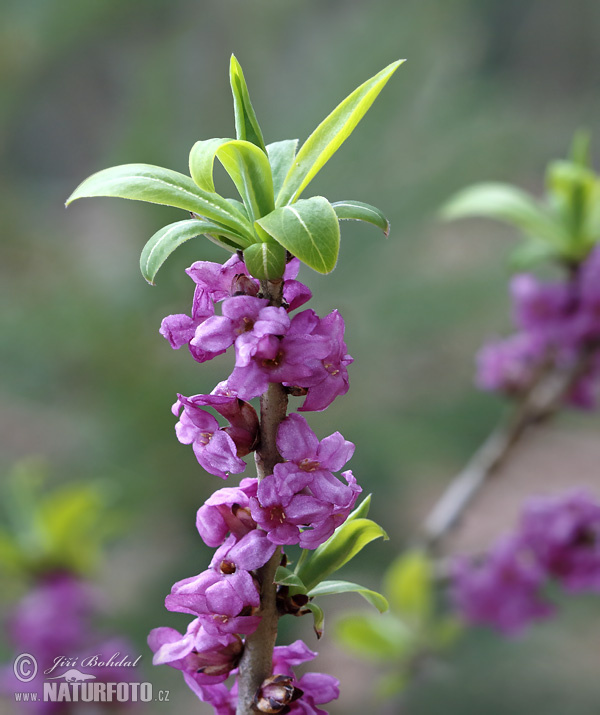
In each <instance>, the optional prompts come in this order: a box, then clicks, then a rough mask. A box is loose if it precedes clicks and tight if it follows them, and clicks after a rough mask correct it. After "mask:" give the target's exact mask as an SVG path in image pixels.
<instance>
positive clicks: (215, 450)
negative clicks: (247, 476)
mask: <svg viewBox="0 0 600 715" xmlns="http://www.w3.org/2000/svg"><path fill="white" fill-rule="evenodd" d="M207 397H209V396H207V395H196V396H195V397H191V398H187V397H184V396H183V395H178V400H177V402H175V404H174V405H173V414H174V415H179V413H180V411H181V408H182V407H183V413H182V414H181V416H180V417H179V422H178V423H177V424H176V425H175V432H176V434H177V439H178V440H179V441H180V442H181V443H182V444H191V445H192V448H193V450H194V454H195V455H196V459H197V460H198V462H199V463H200V465H201V466H202V467H203V468H204V469H206V471H207V472H209V473H210V474H214V475H215V476H217V477H221V478H222V479H226V478H227V475H228V473H229V472H232V473H233V474H239V473H240V472H243V471H244V469H245V468H246V463H245V462H244V461H242V460H241V459H240V458H239V457H238V456H237V452H238V448H237V445H236V444H235V442H234V441H233V439H232V438H231V436H230V435H229V434H227V432H226V431H225V430H223V429H221V428H220V427H219V423H218V422H217V420H216V419H215V417H213V416H212V415H211V414H210V413H209V412H206V410H203V409H202V408H201V406H199V405H198V404H197V402H200V404H203V403H205V402H206V398H207ZM195 398H199V399H198V400H197V401H196V402H195V401H194V400H195Z"/></svg>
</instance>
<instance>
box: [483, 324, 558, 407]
mask: <svg viewBox="0 0 600 715" xmlns="http://www.w3.org/2000/svg"><path fill="white" fill-rule="evenodd" d="M545 356H546V343H545V341H544V340H542V339H540V338H539V337H538V336H536V335H533V334H531V333H517V334H516V335H513V336H512V337H510V338H507V339H506V340H499V341H497V342H494V343H488V344H487V345H485V346H484V347H483V348H482V349H481V350H480V351H479V353H478V354H477V358H476V360H477V378H476V382H477V386H478V387H480V388H481V389H482V390H489V391H499V392H504V393H507V394H509V395H518V394H521V393H522V392H523V391H524V390H526V389H527V387H528V386H529V385H530V384H531V381H532V380H533V378H534V376H535V374H536V372H537V370H538V369H539V367H540V365H541V363H542V362H543V360H544V359H545Z"/></svg>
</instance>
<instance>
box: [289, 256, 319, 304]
mask: <svg viewBox="0 0 600 715" xmlns="http://www.w3.org/2000/svg"><path fill="white" fill-rule="evenodd" d="M299 270H300V261H299V260H298V259H297V258H292V260H291V261H290V262H289V263H288V264H287V266H286V267H285V272H284V274H283V279H284V281H283V300H284V301H285V302H286V303H287V305H288V311H289V312H291V311H292V310H296V308H299V307H300V306H301V305H304V304H305V303H306V302H308V301H309V300H310V299H311V298H312V293H311V292H310V290H309V289H308V288H307V287H306V286H305V285H304V284H303V283H300V281H297V280H294V279H295V278H296V276H297V275H298V271H299Z"/></svg>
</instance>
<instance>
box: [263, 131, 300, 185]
mask: <svg viewBox="0 0 600 715" xmlns="http://www.w3.org/2000/svg"><path fill="white" fill-rule="evenodd" d="M297 148H298V140H297V139H284V140H283V141H280V142H273V143H272V144H267V154H268V156H269V163H270V164H271V171H272V173H273V190H274V191H275V196H277V194H278V193H279V190H280V189H281V187H282V185H283V181H284V179H285V177H286V174H287V173H288V171H289V170H290V167H291V166H292V163H293V161H294V157H295V156H296V149H297Z"/></svg>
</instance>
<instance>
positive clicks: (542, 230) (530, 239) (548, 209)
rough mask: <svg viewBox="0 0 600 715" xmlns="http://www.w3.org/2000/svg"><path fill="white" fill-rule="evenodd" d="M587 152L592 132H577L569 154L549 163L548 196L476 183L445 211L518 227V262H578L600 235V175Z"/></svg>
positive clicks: (447, 214)
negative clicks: (538, 198) (537, 196)
mask: <svg viewBox="0 0 600 715" xmlns="http://www.w3.org/2000/svg"><path fill="white" fill-rule="evenodd" d="M588 154H589V138H588V137H587V135H584V134H581V133H578V134H577V135H576V136H575V139H574V141H573V150H572V156H571V159H570V160H568V161H567V160H561V161H554V162H551V163H550V165H549V166H548V170H547V174H546V197H545V199H544V201H536V200H535V199H534V198H532V197H531V196H529V195H528V194H526V193H525V192H524V191H522V190H520V189H518V188H516V187H514V186H510V185H508V184H493V183H492V184H476V185H475V186H471V187H469V188H466V189H463V190H462V191H460V192H459V193H458V194H456V195H455V196H454V197H453V198H451V199H450V201H448V203H446V205H445V206H444V207H443V209H442V217H443V218H445V219H448V220H453V219H460V218H465V217H469V216H482V217H485V218H493V219H497V220H499V221H504V222H505V223H508V224H510V225H511V226H514V227H515V228H517V229H518V230H519V231H520V232H521V233H522V234H523V236H524V238H525V240H524V242H523V243H522V244H520V245H519V246H518V247H517V248H516V249H515V250H514V252H513V255H512V257H511V263H512V265H513V266H514V267H515V268H518V269H521V268H529V267H531V266H534V265H536V264H537V263H540V262H542V261H548V260H550V261H555V262H558V263H559V264H562V265H564V264H566V265H568V266H571V265H577V264H579V263H580V262H581V261H583V260H585V258H586V257H587V255H588V254H589V252H590V250H591V249H592V248H593V246H594V245H595V244H596V243H598V242H599V241H600V176H598V174H596V173H595V172H594V171H593V170H592V169H591V168H590V167H589V165H588V163H589V160H588Z"/></svg>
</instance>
